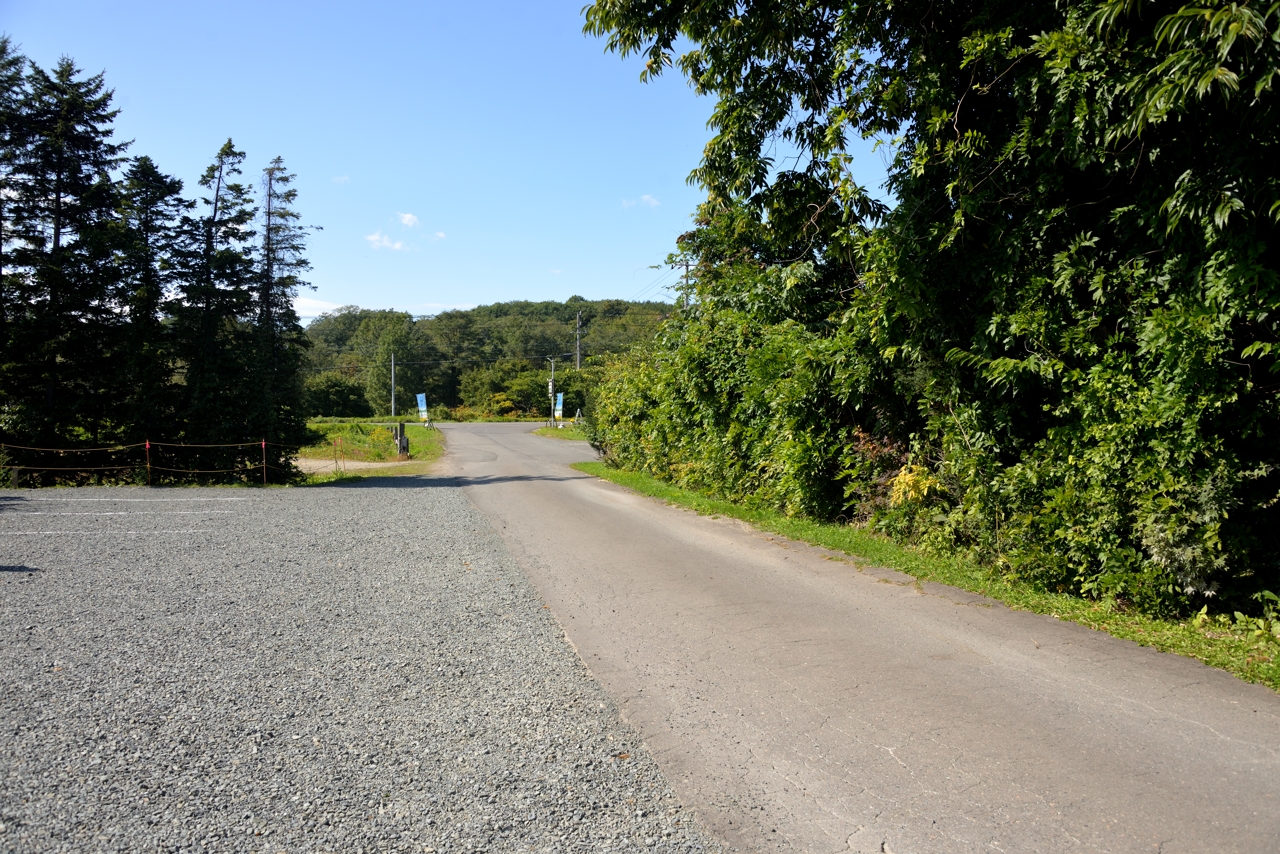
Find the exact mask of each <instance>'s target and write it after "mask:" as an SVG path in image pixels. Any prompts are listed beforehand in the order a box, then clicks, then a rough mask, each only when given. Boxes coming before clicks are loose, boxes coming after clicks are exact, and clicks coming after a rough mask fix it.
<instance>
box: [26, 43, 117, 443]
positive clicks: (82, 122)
mask: <svg viewBox="0 0 1280 854" xmlns="http://www.w3.org/2000/svg"><path fill="white" fill-rule="evenodd" d="M27 82H28V91H27V93H26V98H25V102H24V104H23V105H22V108H21V110H20V112H19V116H20V128H19V130H18V133H19V135H20V136H21V144H20V145H18V146H17V147H16V149H15V150H14V151H13V154H14V157H13V165H12V169H11V171H10V174H9V177H10V180H11V182H12V183H11V187H10V188H9V195H10V198H11V202H10V206H9V210H10V212H11V214H10V222H11V224H12V227H13V229H14V230H13V232H12V235H13V244H12V246H13V248H12V250H11V253H10V256H9V259H7V260H8V261H9V263H10V264H12V267H13V269H14V272H15V273H16V274H17V276H18V287H17V288H16V289H15V295H16V296H17V298H18V301H19V302H20V303H21V304H22V311H21V313H19V314H18V315H17V316H16V317H15V318H14V320H13V325H12V326H11V330H12V332H11V335H10V344H11V346H12V347H14V348H16V351H17V352H19V353H22V354H23V362H22V365H21V366H20V367H18V368H17V369H16V370H14V371H12V372H10V379H11V380H12V381H13V382H12V384H11V386H10V388H9V390H8V391H9V395H10V397H9V401H8V404H9V414H10V416H11V418H13V419H14V420H15V421H16V422H17V423H18V424H21V425H22V430H23V432H24V433H25V434H27V435H28V436H32V437H39V438H41V439H43V440H47V441H50V442H63V443H67V442H77V441H83V440H89V441H91V442H94V443H97V442H102V441H106V440H109V439H110V432H111V428H112V425H111V423H110V417H109V416H110V407H111V401H112V400H113V399H114V398H115V396H116V395H117V393H118V391H119V387H120V385H121V383H122V382H123V381H124V380H125V377H124V374H123V372H122V371H121V370H120V366H119V365H118V364H116V362H117V361H118V352H119V348H118V338H119V335H120V331H121V325H122V317H121V314H120V312H119V311H118V310H117V309H118V300H117V293H116V288H115V286H116V279H117V275H116V268H115V265H114V263H113V252H114V248H115V247H114V241H115V239H116V236H117V234H118V230H117V229H115V228H114V225H113V224H114V220H115V214H116V208H117V192H116V186H115V184H114V183H113V181H112V179H111V174H110V173H111V170H113V169H114V168H115V167H116V166H117V165H118V164H119V162H120V157H121V155H122V153H123V151H124V149H125V145H121V144H117V143H113V142H112V141H111V136H112V130H111V122H112V120H113V119H114V118H115V116H116V112H117V111H115V110H112V109H111V97H112V93H111V91H110V90H109V89H107V88H106V86H105V85H104V83H103V76H102V75H101V74H95V75H93V76H90V77H83V76H82V75H81V72H80V69H78V68H77V67H76V66H75V63H73V62H72V61H71V60H70V59H68V58H65V57H64V58H63V59H62V60H60V61H59V62H58V65H57V67H56V68H55V69H54V70H53V72H52V73H46V72H45V71H43V70H41V69H40V68H37V67H35V66H32V67H31V68H30V71H29V72H28V75H27Z"/></svg>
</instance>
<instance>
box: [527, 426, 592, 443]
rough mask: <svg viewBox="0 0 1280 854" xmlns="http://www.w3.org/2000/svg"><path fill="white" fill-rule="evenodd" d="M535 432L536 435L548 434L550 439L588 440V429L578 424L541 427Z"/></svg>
mask: <svg viewBox="0 0 1280 854" xmlns="http://www.w3.org/2000/svg"><path fill="white" fill-rule="evenodd" d="M533 433H534V435H535V436H546V437H547V438H549V439H568V440H571V441H575V442H585V441H587V434H586V431H585V430H583V429H582V428H581V427H579V426H578V425H576V424H574V425H572V426H569V427H539V428H538V429H537V430H534V431H533Z"/></svg>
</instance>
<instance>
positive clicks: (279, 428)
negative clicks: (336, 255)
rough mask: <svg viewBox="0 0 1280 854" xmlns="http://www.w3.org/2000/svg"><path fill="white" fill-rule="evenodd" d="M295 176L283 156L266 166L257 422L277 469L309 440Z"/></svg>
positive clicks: (301, 237) (303, 232)
mask: <svg viewBox="0 0 1280 854" xmlns="http://www.w3.org/2000/svg"><path fill="white" fill-rule="evenodd" d="M294 177H295V176H294V175H293V174H291V173H290V172H289V171H288V169H286V168H285V165H284V160H283V159H282V158H280V157H277V158H275V159H274V160H272V161H271V163H270V165H268V166H267V167H266V168H265V169H263V170H262V204H263V207H262V247H261V255H260V257H259V270H258V282H257V288H256V291H255V294H254V309H255V312H254V315H255V316H254V356H255V359H256V365H255V373H256V376H257V381H256V382H255V384H254V393H255V398H256V399H255V401H254V406H253V410H254V419H253V420H254V425H255V426H257V427H259V428H260V430H261V432H262V435H263V436H265V437H266V438H267V440H268V441H269V442H272V443H276V445H275V447H274V448H270V449H269V451H270V452H269V453H268V457H269V458H270V459H271V460H272V464H273V465H275V466H276V467H277V469H283V468H285V467H286V466H287V460H288V458H289V457H290V456H291V455H292V454H293V453H295V452H296V450H297V446H298V445H300V444H302V443H303V442H304V440H305V434H306V413H305V406H304V403H303V386H302V373H301V368H302V360H303V351H304V349H305V348H306V347H307V345H308V344H309V341H308V339H307V337H306V334H305V332H304V331H303V328H302V324H301V323H300V322H299V321H298V315H297V313H296V312H295V311H294V309H293V298H294V297H295V296H296V295H297V292H298V288H299V287H305V286H307V283H306V282H304V281H302V279H301V278H300V277H301V275H302V274H303V273H305V272H306V271H307V270H309V269H310V268H311V265H310V264H309V263H308V262H307V260H306V258H305V256H304V254H303V253H304V252H305V251H306V237H307V231H308V230H309V229H308V228H307V227H306V226H302V225H300V224H299V222H298V220H299V215H298V213H297V211H296V210H294V204H295V203H296V202H297V198H298V191H297V190H296V189H295V188H294V187H292V186H291V184H292V183H293V180H294Z"/></svg>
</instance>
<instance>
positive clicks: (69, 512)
mask: <svg viewBox="0 0 1280 854" xmlns="http://www.w3.org/2000/svg"><path fill="white" fill-rule="evenodd" d="M232 512H234V511H232V510H100V511H87V512H85V511H78V510H62V511H57V510H54V511H46V510H20V511H18V512H15V513H4V512H2V511H0V517H2V516H211V515H213V514H214V513H232Z"/></svg>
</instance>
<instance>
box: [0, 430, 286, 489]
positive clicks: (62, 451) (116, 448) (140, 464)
mask: <svg viewBox="0 0 1280 854" xmlns="http://www.w3.org/2000/svg"><path fill="white" fill-rule="evenodd" d="M268 445H271V446H273V447H293V446H291V445H285V444H284V443H282V442H268V441H266V440H265V439H260V440H258V441H256V442H225V443H221V444H198V443H191V444H187V443H183V442H152V441H150V440H147V441H144V442H134V443H131V444H127V445H113V446H110V447H104V448H38V447H32V446H29V445H11V444H8V443H4V442H0V455H3V454H4V452H5V451H6V450H9V449H12V450H20V451H35V452H40V453H53V454H58V455H59V456H63V455H66V454H88V453H117V452H120V451H128V450H131V449H134V448H143V449H144V450H145V451H146V457H145V459H143V460H138V461H137V462H133V463H125V464H121V465H106V466H102V465H99V466H88V465H82V466H36V465H28V464H26V463H9V464H8V465H6V466H4V467H5V468H8V469H10V470H11V471H15V472H16V471H32V472H86V473H87V472H99V471H125V470H129V469H141V468H144V467H145V469H146V472H147V484H148V485H150V484H151V473H152V471H158V472H167V473H172V474H236V473H242V474H248V473H250V472H254V471H257V470H258V469H262V485H263V486H266V485H267V469H268V468H272V469H276V470H277V471H289V469H287V468H283V467H280V466H273V465H269V464H268V463H267V446H268ZM252 447H261V448H262V462H261V463H255V464H253V465H244V466H237V467H235V468H220V469H183V468H172V467H169V466H160V465H155V464H153V463H152V461H151V449H152V448H252Z"/></svg>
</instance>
